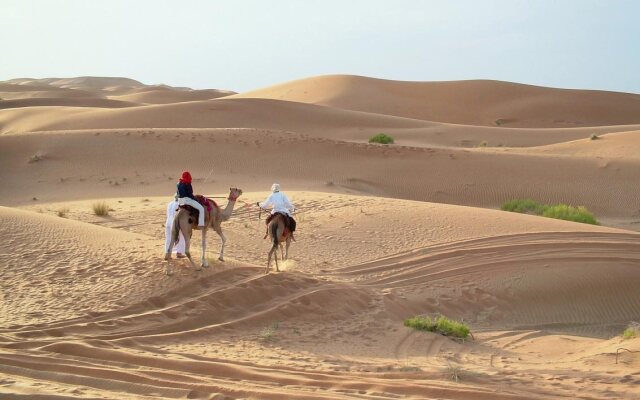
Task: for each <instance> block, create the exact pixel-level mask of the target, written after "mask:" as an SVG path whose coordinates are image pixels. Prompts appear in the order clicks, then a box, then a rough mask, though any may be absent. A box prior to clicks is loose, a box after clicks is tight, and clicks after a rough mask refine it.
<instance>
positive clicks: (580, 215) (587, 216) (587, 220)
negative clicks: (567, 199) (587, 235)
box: [500, 199, 599, 225]
mask: <svg viewBox="0 0 640 400" xmlns="http://www.w3.org/2000/svg"><path fill="white" fill-rule="evenodd" d="M500 209H501V210H503V211H510V212H517V213H523V214H533V215H540V216H543V217H547V218H555V219H562V220H565V221H573V222H580V223H583V224H591V225H599V223H598V220H596V218H595V217H594V216H593V214H592V213H591V212H590V211H589V210H587V208H586V207H584V206H578V207H574V206H570V205H567V204H556V205H548V204H540V203H538V202H536V201H535V200H531V199H519V200H509V201H507V202H506V203H504V204H503V205H502V207H500Z"/></svg>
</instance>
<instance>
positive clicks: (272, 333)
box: [260, 322, 280, 342]
mask: <svg viewBox="0 0 640 400" xmlns="http://www.w3.org/2000/svg"><path fill="white" fill-rule="evenodd" d="M279 327H280V324H279V323H278V322H274V323H273V324H271V325H270V326H267V327H266V328H263V329H262V330H261V331H260V339H262V341H264V342H270V341H272V340H274V339H275V338H276V331H277V330H278V328H279Z"/></svg>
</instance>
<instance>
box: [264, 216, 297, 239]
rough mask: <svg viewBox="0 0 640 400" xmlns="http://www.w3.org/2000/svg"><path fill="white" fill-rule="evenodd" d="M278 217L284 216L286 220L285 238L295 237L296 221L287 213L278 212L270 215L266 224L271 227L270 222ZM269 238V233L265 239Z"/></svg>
mask: <svg viewBox="0 0 640 400" xmlns="http://www.w3.org/2000/svg"><path fill="white" fill-rule="evenodd" d="M276 215H282V218H283V219H284V233H283V234H282V235H283V236H284V237H287V236H289V235H291V236H292V237H293V232H295V231H296V220H295V219H293V217H291V216H289V215H287V214H285V213H281V212H277V213H273V214H271V215H269V216H268V217H267V221H266V224H267V225H269V222H271V220H272V219H274V218H275V217H276ZM267 236H269V232H267V234H265V235H264V238H265V239H266V238H267ZM294 240H295V239H294Z"/></svg>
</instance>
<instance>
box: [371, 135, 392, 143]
mask: <svg viewBox="0 0 640 400" xmlns="http://www.w3.org/2000/svg"><path fill="white" fill-rule="evenodd" d="M369 143H381V144H390V143H393V137H391V136H389V135H387V134H384V133H378V134H377V135H375V136H372V137H370V138H369Z"/></svg>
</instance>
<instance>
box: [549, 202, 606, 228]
mask: <svg viewBox="0 0 640 400" xmlns="http://www.w3.org/2000/svg"><path fill="white" fill-rule="evenodd" d="M542 216H543V217H547V218H556V219H563V220H565V221H573V222H580V223H583V224H591V225H598V221H597V220H596V218H595V217H594V216H593V214H591V212H589V210H587V209H586V208H585V207H583V206H578V207H573V206H568V205H566V204H556V205H555V206H548V207H546V208H545V210H544V212H543V213H542Z"/></svg>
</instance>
